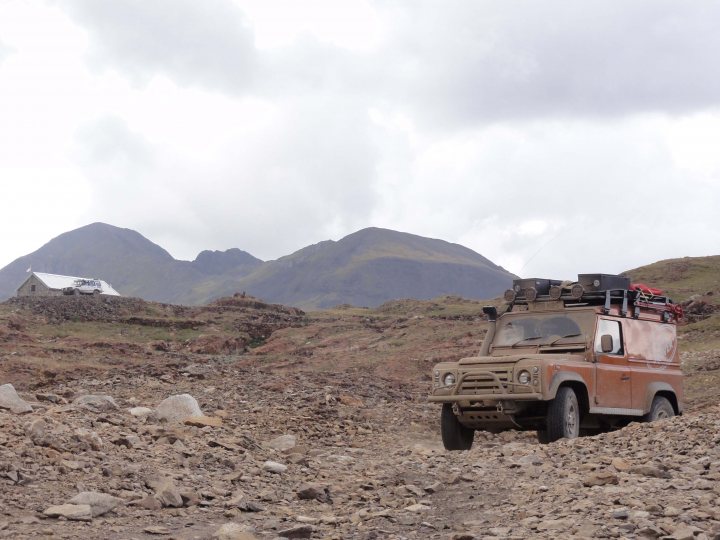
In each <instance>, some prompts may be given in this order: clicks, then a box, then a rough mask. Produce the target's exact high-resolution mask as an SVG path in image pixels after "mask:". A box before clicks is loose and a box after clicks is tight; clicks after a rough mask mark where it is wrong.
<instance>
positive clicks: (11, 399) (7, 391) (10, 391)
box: [0, 384, 33, 414]
mask: <svg viewBox="0 0 720 540" xmlns="http://www.w3.org/2000/svg"><path fill="white" fill-rule="evenodd" d="M0 409H10V412H12V413H15V414H23V413H29V412H32V410H33V408H32V407H31V406H30V404H29V403H28V402H26V401H25V400H24V399H22V398H21V397H20V396H18V393H17V392H16V391H15V387H14V386H13V385H12V384H3V385H2V386H0Z"/></svg>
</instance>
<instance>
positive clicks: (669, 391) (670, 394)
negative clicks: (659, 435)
mask: <svg viewBox="0 0 720 540" xmlns="http://www.w3.org/2000/svg"><path fill="white" fill-rule="evenodd" d="M656 396H662V397H664V398H666V399H667V400H668V401H669V402H670V405H672V407H673V410H674V411H675V414H676V415H680V414H682V409H680V403H679V402H678V398H677V394H675V390H674V389H673V387H672V386H670V384H668V383H666V382H661V381H657V382H654V383H650V384H649V385H648V387H647V391H646V396H645V408H644V410H643V412H644V414H647V413H649V412H650V409H651V408H652V403H653V400H654V399H655V397H656Z"/></svg>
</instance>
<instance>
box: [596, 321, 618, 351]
mask: <svg viewBox="0 0 720 540" xmlns="http://www.w3.org/2000/svg"><path fill="white" fill-rule="evenodd" d="M605 334H610V335H611V336H612V341H613V350H612V351H610V352H609V353H603V352H602V345H601V344H600V337H601V336H604V335H605ZM595 352H596V353H598V354H623V352H624V351H623V341H622V331H621V329H620V321H608V320H606V319H600V320H599V321H598V328H597V333H596V334H595Z"/></svg>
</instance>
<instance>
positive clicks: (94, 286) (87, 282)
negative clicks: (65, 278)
mask: <svg viewBox="0 0 720 540" xmlns="http://www.w3.org/2000/svg"><path fill="white" fill-rule="evenodd" d="M62 292H63V294H74V295H80V294H94V295H96V296H97V295H98V294H102V292H103V288H102V282H101V281H100V280H99V279H76V280H75V281H74V282H73V284H72V287H64V288H63V290H62Z"/></svg>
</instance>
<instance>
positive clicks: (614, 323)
mask: <svg viewBox="0 0 720 540" xmlns="http://www.w3.org/2000/svg"><path fill="white" fill-rule="evenodd" d="M504 300H505V302H506V306H505V308H504V310H503V313H502V314H501V315H500V316H498V309H497V308H495V307H485V308H483V312H484V313H485V314H486V315H487V318H488V320H489V322H490V327H489V329H488V332H487V334H486V336H485V339H484V341H483V343H482V346H481V348H480V352H479V353H478V356H474V357H469V358H462V359H460V360H459V361H457V362H443V363H440V364H437V365H436V366H435V367H434V369H433V373H432V385H433V386H432V391H431V394H430V396H429V400H430V401H432V402H436V403H441V404H442V411H441V417H440V424H441V426H440V427H441V434H442V440H443V444H444V446H445V448H446V449H448V450H468V449H470V447H471V446H472V443H473V437H474V433H475V430H485V431H490V432H500V431H504V430H508V429H517V430H527V431H531V430H534V431H537V436H538V440H539V441H540V442H541V443H547V442H551V441H555V440H558V439H561V438H574V437H577V436H578V435H579V434H580V433H581V431H582V432H599V431H602V430H605V429H609V428H613V427H620V426H622V425H625V424H627V423H629V422H630V421H633V420H635V421H639V420H645V421H653V420H657V419H660V418H666V417H671V416H674V415H677V414H682V410H683V381H682V372H681V371H680V359H679V355H678V347H677V337H676V325H677V323H678V322H679V321H680V320H681V319H682V309H681V308H680V307H679V306H677V305H676V304H673V303H672V301H671V300H670V299H669V298H667V297H666V296H663V294H662V291H659V290H657V289H653V288H650V287H648V286H646V285H643V284H631V283H630V280H629V278H626V277H622V276H616V275H609V274H580V275H578V280H577V281H576V282H567V281H565V282H563V281H559V280H550V279H517V280H515V281H514V282H513V288H512V289H509V290H507V291H506V292H505V295H504Z"/></svg>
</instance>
